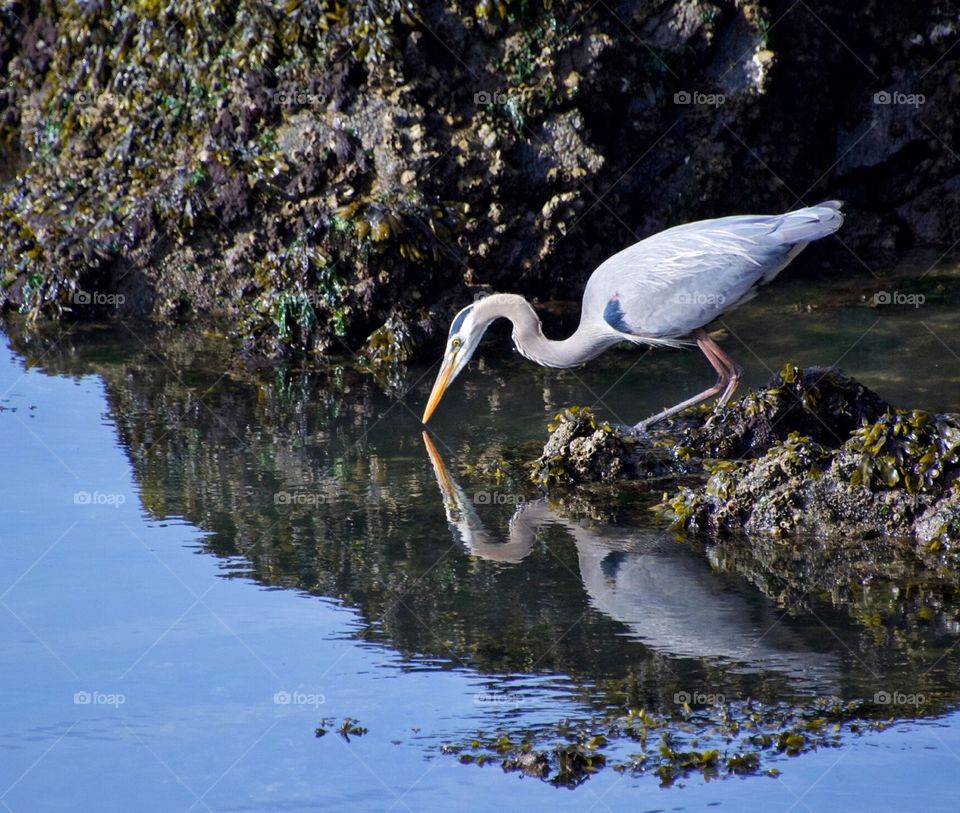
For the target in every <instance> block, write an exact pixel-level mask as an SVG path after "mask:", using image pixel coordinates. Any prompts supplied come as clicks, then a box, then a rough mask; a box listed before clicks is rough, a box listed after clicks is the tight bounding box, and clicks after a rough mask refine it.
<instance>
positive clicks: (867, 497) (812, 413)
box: [536, 364, 960, 552]
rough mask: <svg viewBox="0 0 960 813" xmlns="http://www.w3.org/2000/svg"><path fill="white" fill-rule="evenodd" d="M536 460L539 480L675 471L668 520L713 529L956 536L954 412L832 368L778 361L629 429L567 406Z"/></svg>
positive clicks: (938, 542)
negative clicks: (718, 394)
mask: <svg viewBox="0 0 960 813" xmlns="http://www.w3.org/2000/svg"><path fill="white" fill-rule="evenodd" d="M558 417H559V418H560V422H559V424H558V425H557V426H556V427H555V428H554V429H553V432H552V434H551V437H550V439H549V441H548V442H547V445H546V447H545V449H544V454H543V456H542V457H541V459H540V460H539V461H538V463H537V475H536V476H537V478H538V479H539V480H540V481H541V482H542V483H546V484H549V483H551V482H555V483H578V482H585V481H590V480H598V479H617V478H621V479H635V478H649V477H661V478H662V476H663V475H664V474H669V473H670V472H671V470H672V472H673V474H674V475H675V476H676V477H679V476H681V475H684V474H687V475H690V474H692V473H694V472H697V471H699V472H701V476H700V478H699V480H698V481H697V482H696V483H695V484H693V485H691V484H685V485H683V486H681V487H680V488H679V489H678V490H676V491H675V493H674V494H673V496H670V497H667V498H666V499H665V500H664V502H663V503H662V504H661V506H660V509H661V511H663V512H665V513H667V514H668V515H670V516H672V517H673V519H674V521H675V523H676V527H677V528H678V529H683V530H686V531H690V532H703V531H706V532H709V533H710V534H712V535H719V536H722V535H726V534H734V535H740V534H744V533H746V534H750V535H753V534H761V535H770V534H772V535H787V534H810V535H817V536H837V535H842V536H847V537H860V538H869V537H876V536H896V537H911V538H913V539H914V540H915V542H916V543H919V544H921V545H922V546H924V547H925V548H926V549H927V550H928V551H932V552H936V551H937V550H940V549H941V548H942V549H944V550H948V549H952V548H953V547H954V546H955V544H956V542H957V540H958V539H960V480H958V476H960V416H958V415H931V414H929V413H926V412H922V411H920V410H913V411H907V410H903V409H897V408H895V407H893V406H890V405H889V404H887V403H886V402H885V401H884V400H883V399H882V398H881V397H880V396H879V395H877V394H876V393H874V392H873V391H871V390H869V389H868V388H866V387H864V386H863V385H862V384H860V383H859V382H857V381H855V380H853V379H851V378H849V377H847V376H845V375H844V374H843V373H842V372H840V371H839V370H834V369H823V368H808V369H805V370H801V369H800V368H798V367H796V366H794V365H792V364H787V365H786V366H785V367H784V368H783V370H781V371H780V373H779V374H777V375H776V376H774V377H773V378H772V379H771V380H770V381H769V382H768V384H767V386H766V388H764V389H763V390H761V391H759V392H751V393H749V394H748V395H746V396H744V397H743V398H742V399H740V401H738V402H737V403H736V404H733V405H730V406H728V407H726V408H724V409H721V410H719V411H718V412H717V414H716V415H714V416H713V417H711V418H707V419H706V420H705V418H704V413H700V416H699V417H698V418H697V419H696V420H695V421H694V422H693V423H692V424H687V425H679V424H677V425H672V426H671V425H667V426H666V427H660V428H657V429H656V431H655V433H654V434H652V435H651V436H649V437H646V438H644V439H643V441H642V442H641V441H640V440H639V439H637V438H635V437H631V436H629V435H624V433H623V432H621V431H620V430H618V429H616V428H614V427H611V426H609V425H604V426H597V424H596V421H595V420H594V419H593V417H592V415H590V414H589V413H588V412H587V413H584V411H568V412H567V413H565V414H564V415H563V416H558Z"/></svg>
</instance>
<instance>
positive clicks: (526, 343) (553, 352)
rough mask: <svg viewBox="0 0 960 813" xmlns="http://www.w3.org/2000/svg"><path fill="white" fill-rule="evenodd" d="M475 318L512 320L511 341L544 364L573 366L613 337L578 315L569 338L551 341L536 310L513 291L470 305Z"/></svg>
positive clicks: (494, 295) (602, 347)
mask: <svg viewBox="0 0 960 813" xmlns="http://www.w3.org/2000/svg"><path fill="white" fill-rule="evenodd" d="M474 310H475V314H476V317H475V318H476V319H477V320H478V321H480V322H481V323H483V324H484V325H487V324H489V323H490V322H492V321H494V320H495V319H498V318H500V317H501V316H502V317H504V318H505V319H509V320H510V321H511V322H512V323H513V343H514V344H515V345H516V347H517V350H519V351H520V353H521V354H523V355H524V356H526V357H527V358H528V359H530V360H531V361H535V362H536V363H537V364H542V365H543V366H544V367H576V366H577V365H578V364H583V363H584V362H585V361H590V359H592V358H595V357H596V356H599V355H600V354H601V353H602V352H603V351H604V350H606V349H607V348H608V347H609V346H610V345H611V344H615V343H616V341H617V340H616V338H613V339H611V337H610V336H609V334H607V333H605V331H603V330H601V329H599V328H598V327H596V326H594V325H591V324H589V323H587V322H586V320H585V319H584V318H583V316H581V318H580V325H579V326H578V327H577V329H576V331H575V332H574V334H573V335H572V336H570V338H568V339H563V340H562V341H554V340H553V339H548V338H547V337H546V336H544V335H543V325H542V324H541V322H540V317H539V316H537V314H536V311H534V309H533V308H532V307H531V306H530V303H529V302H527V300H526V299H524V298H523V297H522V296H518V295H517V294H492V295H491V296H488V297H486V298H484V299H481V300H480V301H479V302H477V304H476V305H475V306H474Z"/></svg>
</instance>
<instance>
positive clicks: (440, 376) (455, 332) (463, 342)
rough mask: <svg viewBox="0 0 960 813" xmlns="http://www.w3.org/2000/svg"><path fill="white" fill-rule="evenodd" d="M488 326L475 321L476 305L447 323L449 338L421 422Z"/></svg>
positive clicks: (477, 319) (464, 362) (468, 357)
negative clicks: (448, 324) (448, 325)
mask: <svg viewBox="0 0 960 813" xmlns="http://www.w3.org/2000/svg"><path fill="white" fill-rule="evenodd" d="M489 324H490V321H489V320H483V319H480V318H478V316H477V303H474V304H473V305H467V307H465V308H464V309H463V310H462V311H460V313H458V314H457V315H456V316H455V317H454V318H453V321H452V322H451V323H450V335H449V336H447V349H446V350H445V351H444V354H443V364H441V365H440V372H439V373H437V380H436V381H434V382H433V389H432V390H431V391H430V398H429V399H428V400H427V406H426V408H425V409H424V410H423V422H424V423H426V422H427V421H429V420H430V416H431V415H432V414H433V411H434V410H435V409H436V408H437V404H439V403H440V399H441V398H442V397H443V393H444V392H445V391H446V389H447V387H449V386H450V382H451V381H453V379H455V378H456V377H457V376H458V375H460V371H461V370H462V369H463V368H464V367H466V366H467V362H469V361H470V359H471V358H472V356H473V353H474V351H475V350H476V349H477V345H478V344H480V339H482V338H483V334H484V331H485V330H486V329H487V326H488V325H489Z"/></svg>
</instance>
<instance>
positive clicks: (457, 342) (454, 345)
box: [450, 339, 463, 350]
mask: <svg viewBox="0 0 960 813" xmlns="http://www.w3.org/2000/svg"><path fill="white" fill-rule="evenodd" d="M461 344H463V342H462V341H460V339H454V340H453V341H452V342H450V346H451V347H452V348H453V349H454V350H456V349H458V348H459V347H460V345H461Z"/></svg>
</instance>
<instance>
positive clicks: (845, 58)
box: [0, 0, 960, 362]
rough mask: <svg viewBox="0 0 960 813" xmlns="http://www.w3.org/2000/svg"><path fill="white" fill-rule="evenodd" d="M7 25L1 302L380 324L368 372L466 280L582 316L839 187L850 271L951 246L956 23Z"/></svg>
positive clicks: (758, 15) (772, 16)
mask: <svg viewBox="0 0 960 813" xmlns="http://www.w3.org/2000/svg"><path fill="white" fill-rule="evenodd" d="M0 20H2V24H0V70H2V71H3V73H4V75H5V77H6V80H7V81H6V83H5V85H4V86H3V88H2V89H0V144H2V149H3V150H4V158H3V161H2V162H0V163H4V164H6V166H5V167H4V169H3V171H2V174H0V181H4V182H5V185H4V187H3V188H2V191H0V277H2V279H0V283H2V287H0V307H2V308H4V309H21V310H23V311H24V312H26V313H29V314H30V315H31V316H34V317H40V318H47V317H50V318H66V319H74V318H88V317H101V316H104V315H115V314H120V315H121V316H124V317H146V316H150V317H153V318H155V319H158V320H161V321H166V322H171V321H177V320H181V319H185V318H190V317H191V316H195V315H203V314H219V315H223V316H226V317H228V318H229V320H230V322H231V324H232V331H233V334H234V336H235V338H236V339H237V340H238V341H240V342H242V343H243V345H244V346H245V347H246V349H247V351H248V352H249V353H250V354H251V355H253V356H257V357H264V356H266V357H277V356H282V355H289V354H295V353H313V354H340V353H345V352H348V351H354V350H356V349H357V348H358V347H360V346H362V345H364V343H365V342H366V339H367V337H368V336H371V334H372V340H371V341H370V342H369V343H368V344H367V350H368V354H369V355H370V357H371V359H372V360H373V361H374V362H379V361H383V360H385V359H386V360H387V361H390V360H393V359H396V358H398V357H399V356H404V357H405V356H408V355H410V354H413V353H416V352H418V351H420V350H422V349H423V348H424V347H428V346H429V345H430V343H431V342H432V341H434V339H435V337H436V335H437V333H438V331H439V332H441V333H442V327H439V325H440V324H441V323H442V322H443V321H444V320H445V318H446V316H447V315H448V314H449V312H450V310H451V309H452V308H453V307H454V306H455V305H458V304H463V302H464V301H467V300H468V299H469V297H470V293H469V291H468V287H469V286H476V285H489V286H493V287H496V288H499V289H502V290H512V291H517V292H519V293H523V294H527V295H532V296H538V297H540V298H546V297H558V298H570V297H576V296H578V295H579V292H580V289H581V286H582V284H583V281H584V279H585V277H586V275H587V274H588V273H589V271H590V270H591V269H592V268H593V267H594V266H595V265H596V264H597V263H598V262H599V261H601V260H602V259H603V258H604V256H605V255H607V254H608V253H610V251H611V249H613V248H615V247H619V246H625V245H628V244H630V243H632V242H634V241H635V240H636V239H639V238H640V237H642V236H644V235H646V234H649V233H651V232H653V231H656V230H658V229H661V228H664V227H666V226H669V225H672V224H676V223H678V222H682V221H686V220H692V219H696V218H700V217H706V216H711V215H715V214H729V213H735V212H742V211H744V210H771V211H776V210H782V209H785V208H789V207H791V206H795V205H797V203H798V199H799V198H803V199H804V200H805V201H807V202H813V200H814V198H822V197H827V196H829V197H843V198H845V199H846V200H847V201H848V203H847V211H848V213H849V216H848V219H847V225H846V226H845V228H844V232H843V235H842V239H843V241H844V243H845V244H846V245H847V246H848V247H849V248H850V249H851V250H852V251H855V252H857V253H859V254H862V252H863V250H864V249H866V248H868V247H869V248H877V247H887V248H892V247H900V246H904V245H908V244H910V243H912V242H922V243H946V244H949V243H952V242H953V241H954V240H956V239H957V238H958V237H960V232H958V224H957V221H956V220H955V219H952V217H951V212H950V210H949V207H944V206H942V205H941V204H942V201H943V200H945V199H951V198H955V197H956V194H957V190H958V184H960V165H958V163H957V161H956V157H955V154H954V151H953V150H951V149H950V147H949V146H948V145H949V144H950V134H951V133H952V132H953V131H954V127H953V122H952V116H953V111H954V110H956V107H957V104H956V102H957V93H958V90H957V84H956V82H954V81H953V77H954V76H955V74H956V66H957V59H958V58H960V49H953V45H954V44H955V43H956V42H957V37H958V31H957V27H958V24H957V19H956V14H955V12H952V11H951V10H950V8H949V6H948V5H944V6H935V5H933V4H907V5H904V4H899V5H895V6H891V5H890V4H887V3H882V2H880V0H870V1H869V2H865V3H861V4H859V6H858V8H857V11H856V14H852V13H851V12H850V9H849V7H848V6H846V5H845V4H839V3H834V2H823V1H820V2H811V3H800V4H792V3H788V2H779V0H778V1H777V2H769V3H755V2H746V1H745V2H730V0H713V1H711V0H674V1H673V2H667V1H665V0H663V1H661V2H654V3H639V2H624V3H618V4H615V5H613V6H609V5H604V4H599V5H596V4H591V3H588V2H585V0H572V2H569V3H559V2H553V3H546V2H514V1H513V0H484V1H483V2H480V3H473V2H470V3H461V2H454V3H436V2H404V0H365V2H360V3H346V4H339V3H333V2H320V3H316V4H308V3H301V2H296V1H295V2H292V3H286V4H282V5H270V4H262V3H251V2H247V1H246V0H241V1H240V2H232V3H226V2H222V0H217V2H213V3H208V4H204V5H203V6H202V7H201V6H197V5H196V4H189V3H181V2H172V3H168V4H159V3H152V2H144V3H137V4H134V5H129V4H128V5H120V6H112V5H104V4H96V3H94V4H89V3H88V4H60V3H53V2H51V0H21V1H20V2H15V3H8V4H6V5H5V6H4V7H3V9H2V10H0ZM18 156H19V157H18ZM828 250H829V248H824V247H820V248H818V249H816V250H814V249H811V255H812V256H815V251H828ZM837 251H840V249H837ZM843 256H846V254H845V253H844V254H843ZM381 328H382V329H381Z"/></svg>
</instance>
